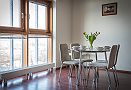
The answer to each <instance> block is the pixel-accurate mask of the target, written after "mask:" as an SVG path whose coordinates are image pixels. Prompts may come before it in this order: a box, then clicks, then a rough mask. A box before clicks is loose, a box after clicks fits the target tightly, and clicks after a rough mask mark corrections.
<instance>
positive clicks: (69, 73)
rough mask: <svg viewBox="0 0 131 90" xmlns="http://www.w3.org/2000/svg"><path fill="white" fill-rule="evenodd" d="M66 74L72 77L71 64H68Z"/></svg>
mask: <svg viewBox="0 0 131 90" xmlns="http://www.w3.org/2000/svg"><path fill="white" fill-rule="evenodd" d="M68 76H69V77H72V66H71V65H69V71H68Z"/></svg>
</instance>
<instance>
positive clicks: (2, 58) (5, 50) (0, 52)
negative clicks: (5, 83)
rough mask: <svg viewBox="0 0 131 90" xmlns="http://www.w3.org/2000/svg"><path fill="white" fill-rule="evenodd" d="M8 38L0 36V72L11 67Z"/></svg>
mask: <svg viewBox="0 0 131 90" xmlns="http://www.w3.org/2000/svg"><path fill="white" fill-rule="evenodd" d="M10 59H11V56H10V39H5V38H1V37H0V72H1V71H7V70H10V69H11V61H10Z"/></svg>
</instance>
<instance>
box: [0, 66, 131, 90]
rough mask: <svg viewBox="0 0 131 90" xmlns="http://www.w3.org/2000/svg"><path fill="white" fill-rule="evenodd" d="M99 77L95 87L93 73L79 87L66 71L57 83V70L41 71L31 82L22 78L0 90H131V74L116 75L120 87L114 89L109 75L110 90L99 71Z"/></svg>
mask: <svg viewBox="0 0 131 90" xmlns="http://www.w3.org/2000/svg"><path fill="white" fill-rule="evenodd" d="M99 72H100V77H99V82H98V85H97V87H95V85H94V84H93V80H92V79H93V72H92V71H91V73H90V79H89V82H88V85H87V83H84V82H81V84H80V85H79V86H77V85H76V84H75V80H76V79H75V74H73V77H72V78H69V77H68V70H67V68H64V69H63V71H62V77H61V82H58V74H59V70H56V71H55V70H54V71H53V72H49V71H43V72H39V73H36V74H34V76H33V79H32V80H25V79H23V77H19V78H15V79H12V80H9V81H8V85H7V87H3V86H2V85H0V90H131V74H124V73H118V76H119V81H120V85H119V86H118V87H115V83H114V78H113V75H112V72H110V74H111V80H112V84H111V88H109V86H108V81H107V75H106V72H105V71H103V70H100V71H99Z"/></svg>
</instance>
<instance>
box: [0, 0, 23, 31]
mask: <svg viewBox="0 0 131 90" xmlns="http://www.w3.org/2000/svg"><path fill="white" fill-rule="evenodd" d="M22 15H23V13H22V10H21V0H0V30H2V29H4V30H22V27H23V25H22V23H23V22H22V19H21V16H22ZM11 28H13V29H11ZM11 32H12V31H11Z"/></svg>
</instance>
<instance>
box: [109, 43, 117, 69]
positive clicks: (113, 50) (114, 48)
mask: <svg viewBox="0 0 131 90" xmlns="http://www.w3.org/2000/svg"><path fill="white" fill-rule="evenodd" d="M117 50H118V46H117V45H113V46H112V48H111V52H110V56H109V62H108V67H107V68H108V69H110V68H112V67H113V66H114V64H115V62H116V56H117Z"/></svg>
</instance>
